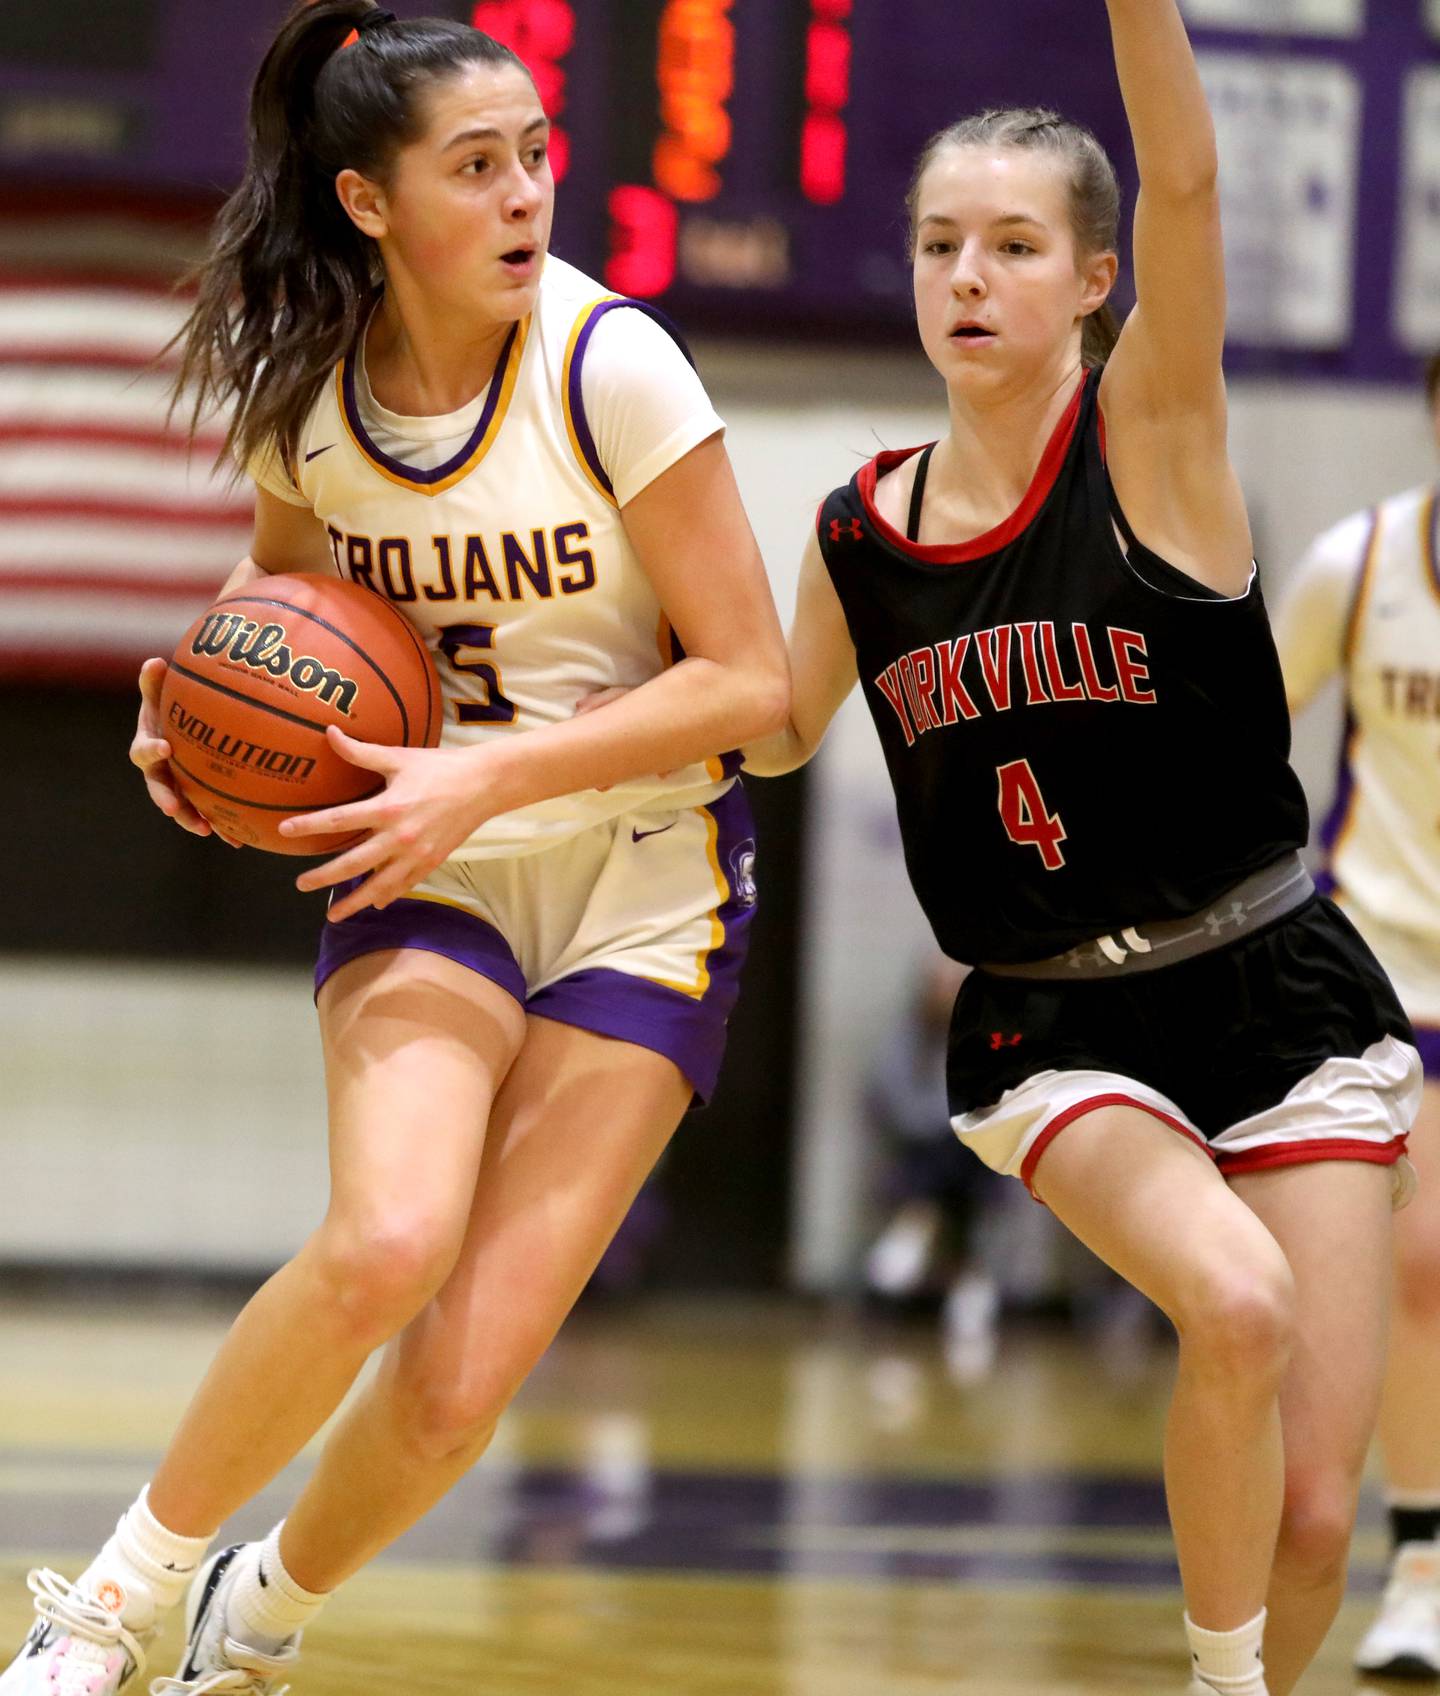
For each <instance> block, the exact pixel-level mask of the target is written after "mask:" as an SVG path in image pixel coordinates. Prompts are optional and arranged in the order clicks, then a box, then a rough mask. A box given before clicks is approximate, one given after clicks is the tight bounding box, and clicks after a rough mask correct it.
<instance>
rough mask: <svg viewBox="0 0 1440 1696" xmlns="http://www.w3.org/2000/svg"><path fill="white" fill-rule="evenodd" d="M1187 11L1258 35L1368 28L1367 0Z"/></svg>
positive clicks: (1300, 0) (1219, 0) (1231, 2)
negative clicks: (1366, 20) (1366, 24)
mask: <svg viewBox="0 0 1440 1696" xmlns="http://www.w3.org/2000/svg"><path fill="white" fill-rule="evenodd" d="M1391 3H1392V4H1393V3H1394V0H1391ZM1429 4H1430V6H1431V7H1432V8H1436V7H1440V0H1429ZM1184 11H1185V16H1186V18H1187V19H1188V20H1189V21H1190V22H1191V23H1192V24H1208V25H1210V27H1211V28H1213V29H1244V30H1253V31H1254V32H1255V33H1256V34H1257V35H1274V34H1275V33H1277V32H1279V31H1284V30H1289V31H1291V32H1293V33H1295V34H1303V35H1359V34H1360V32H1361V31H1362V30H1363V29H1364V27H1365V0H1184Z"/></svg>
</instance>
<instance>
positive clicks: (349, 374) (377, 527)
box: [292, 257, 733, 860]
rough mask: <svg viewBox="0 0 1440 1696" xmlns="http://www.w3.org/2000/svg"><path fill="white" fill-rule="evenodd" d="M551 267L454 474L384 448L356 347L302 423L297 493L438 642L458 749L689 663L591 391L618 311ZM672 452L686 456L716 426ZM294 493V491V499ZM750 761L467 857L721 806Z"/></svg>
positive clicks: (544, 811) (609, 802) (601, 798)
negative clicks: (629, 516)
mask: <svg viewBox="0 0 1440 1696" xmlns="http://www.w3.org/2000/svg"><path fill="white" fill-rule="evenodd" d="M637 304H639V303H636V302H626V301H623V300H621V299H620V298H619V297H617V296H615V295H611V294H607V292H606V291H605V290H604V288H602V287H601V285H600V284H598V283H596V282H593V281H592V280H591V279H590V278H588V277H586V276H584V275H583V274H582V273H581V272H579V271H577V270H575V269H574V268H573V267H572V266H570V265H567V264H565V263H564V262H563V261H561V260H557V259H555V258H553V257H552V258H549V259H547V261H546V264H545V270H544V274H543V276H542V279H541V284H540V290H539V298H538V301H537V304H536V308H535V311H534V312H533V313H532V314H531V315H530V316H529V317H527V318H525V319H523V320H521V321H520V322H519V323H518V324H517V325H516V326H515V328H514V330H513V331H512V333H511V335H510V337H509V340H508V341H507V342H506V344H505V347H504V351H503V352H502V353H501V355H500V360H499V363H498V365H497V367H496V371H495V375H494V378H493V379H492V381H491V384H490V387H489V390H488V394H487V398H486V401H485V404H484V406H483V409H482V410H481V413H480V417H479V420H478V422H477V424H476V426H475V429H474V431H473V433H472V434H471V436H470V439H469V441H468V442H466V443H465V444H464V445H463V446H462V448H461V449H460V451H459V452H458V453H457V454H455V455H454V456H453V457H452V458H451V459H449V460H448V461H446V462H445V463H444V464H442V465H440V466H438V467H437V468H436V469H435V470H423V469H420V468H418V467H415V466H410V465H406V464H404V463H402V462H401V461H400V460H398V459H394V458H392V457H391V456H390V455H389V454H387V453H386V452H384V451H383V450H382V449H381V448H380V447H378V446H377V445H376V443H375V442H374V440H373V439H372V438H371V436H370V434H369V433H368V432H367V430H366V428H365V425H364V422H363V421H362V418H361V414H360V409H359V407H358V405H357V402H356V359H357V355H356V354H351V355H350V356H349V357H348V358H347V359H345V360H344V361H343V362H342V363H341V364H340V365H339V366H337V367H336V370H335V374H334V377H333V379H332V380H331V381H330V382H328V383H327V384H326V386H325V388H324V389H323V390H322V392H321V394H320V396H319V398H318V400H317V401H316V403H315V405H314V407H313V408H312V409H311V412H310V416H309V417H308V419H307V420H306V422H305V425H304V428H303V430H302V431H301V436H300V440H299V443H298V451H297V454H296V465H295V468H294V469H295V483H296V486H297V487H298V489H299V491H300V493H301V494H302V495H303V496H304V497H305V499H306V501H307V502H308V503H309V504H310V506H311V507H313V509H314V511H315V515H316V517H317V518H319V519H320V520H321V522H322V523H323V524H324V525H325V527H326V529H327V530H328V531H329V534H330V542H331V547H332V549H333V552H334V555H335V563H336V568H337V570H338V571H339V573H340V574H341V576H343V577H348V578H351V579H352V580H354V581H355V582H357V583H363V584H365V585H367V586H368V587H369V588H372V589H375V590H377V591H378V592H379V593H381V594H383V595H385V596H386V597H387V598H388V599H390V600H391V601H393V602H394V603H395V605H396V606H398V607H399V608H400V610H401V611H402V612H404V613H405V615H406V616H407V617H408V618H409V619H410V620H411V621H412V623H414V624H415V625H416V626H417V628H418V629H419V630H420V631H421V633H422V634H423V636H424V638H425V641H426V644H427V646H428V647H429V649H430V651H431V654H432V657H433V658H434V660H435V663H436V666H437V667H438V669H439V673H440V680H441V687H442V689H443V692H444V697H445V707H446V724H445V730H444V734H443V737H442V745H443V746H445V747H459V746H463V745H466V744H470V743H474V742H481V741H487V740H490V739H492V738H498V737H508V736H514V735H517V734H519V733H522V732H524V731H526V730H532V729H535V728H537V727H539V726H541V725H547V724H558V723H562V722H564V721H565V720H567V719H569V718H570V717H571V716H572V715H573V713H574V711H575V707H576V704H577V703H578V702H579V701H580V700H581V699H582V698H583V697H585V696H587V695H590V694H592V693H594V692H595V691H596V690H599V689H605V688H609V687H611V686H612V685H616V684H623V685H628V686H631V687H633V686H635V685H638V684H641V683H644V682H646V681H648V680H649V679H650V678H652V677H655V676H656V675H658V674H659V673H660V672H661V671H663V670H664V669H665V668H666V667H667V666H668V665H670V664H672V663H674V661H675V659H676V658H678V657H679V655H678V650H677V649H676V648H675V646H674V642H673V638H672V636H671V633H670V628H669V625H668V623H667V621H666V619H665V616H664V613H663V611H662V609H661V606H660V603H659V601H658V600H657V599H656V596H655V592H654V589H653V588H652V587H651V584H650V580H649V578H648V576H647V575H646V573H645V570H644V568H643V567H642V566H641V564H640V561H639V559H638V558H637V557H636V554H635V552H634V549H633V548H632V547H631V545H630V542H629V540H628V538H627V536H626V534H625V528H624V525H623V524H622V522H621V519H620V511H619V507H618V505H617V504H616V500H615V496H614V494H613V492H612V486H611V483H610V479H609V477H608V475H607V473H606V471H605V468H604V467H603V466H602V465H601V463H600V459H599V455H598V453H597V451H596V447H595V442H594V438H593V436H592V434H591V429H590V425H589V422H588V421H587V419H586V416H585V407H584V402H583V399H582V392H581V365H582V361H583V359H584V356H585V350H586V347H587V345H588V343H589V340H590V336H591V333H592V332H593V330H594V327H595V325H596V324H597V323H598V322H599V321H600V320H601V318H602V317H603V316H604V315H605V314H606V313H607V312H608V311H610V310H612V309H613V308H615V307H616V306H630V307H634V306H636V305H637ZM716 428H718V420H716V419H715V418H714V415H713V413H708V412H707V413H705V414H703V415H701V416H699V417H697V419H696V420H695V421H694V425H693V428H692V431H691V435H692V436H693V439H686V440H680V439H676V440H674V441H673V442H672V443H671V444H669V446H670V447H671V448H672V451H673V459H672V460H671V463H673V462H674V460H678V459H679V458H681V457H682V456H683V454H684V453H685V452H687V451H689V449H690V448H691V447H694V446H696V445H697V444H698V443H699V442H700V441H702V440H704V439H705V438H706V437H707V436H709V435H711V434H713V433H714V430H715V429H716ZM292 498H293V497H292ZM732 769H733V763H732V762H730V761H726V762H724V763H723V764H722V762H721V761H720V760H719V759H716V760H711V761H709V762H708V763H703V764H696V765H692V766H687V767H685V768H684V769H682V770H680V771H677V772H673V773H670V774H669V775H668V776H666V777H665V778H663V779H662V778H659V777H644V778H638V779H635V780H632V781H630V782H627V783H623V784H617V785H615V786H614V787H613V788H611V789H609V790H606V791H604V792H601V791H599V790H594V789H589V790H585V791H582V792H581V793H578V794H574V795H566V796H562V797H559V798H557V799H554V800H550V801H543V802H539V803H537V804H535V805H534V806H530V807H526V808H522V809H520V810H518V811H516V812H511V813H504V814H501V815H499V816H498V817H496V818H494V819H491V820H490V821H489V822H488V823H486V824H485V825H483V826H482V827H481V828H480V830H478V831H477V832H476V833H475V835H474V836H472V837H471V838H470V840H469V841H468V842H467V843H465V844H464V845H463V846H462V847H461V848H460V849H459V850H458V851H457V853H456V854H455V855H454V856H452V857H453V858H455V859H461V860H463V859H475V858H481V857H486V856H491V855H513V854H523V853H530V852H533V851H535V850H538V849H541V848H546V847H549V846H551V845H552V844H554V843H557V842H560V841H563V840H565V839H566V838H567V837H570V836H574V835H575V834H577V833H578V832H579V831H582V830H584V829H586V828H588V827H589V826H591V825H593V824H597V823H600V822H601V821H603V820H605V819H609V818H614V817H616V816H618V815H619V814H621V813H627V812H631V811H635V810H640V809H646V810H654V809H656V808H665V807H669V806H674V807H675V808H677V809H678V808H683V807H694V806H703V805H705V804H706V803H708V802H710V801H713V800H714V799H715V798H716V797H717V796H719V795H720V794H722V793H723V792H724V791H725V790H726V789H727V788H728V787H729V786H730V783H731V782H732V781H733V776H732Z"/></svg>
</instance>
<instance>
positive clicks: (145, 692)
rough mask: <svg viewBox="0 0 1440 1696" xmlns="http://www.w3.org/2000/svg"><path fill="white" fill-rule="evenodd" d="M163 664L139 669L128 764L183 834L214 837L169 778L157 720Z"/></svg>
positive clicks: (155, 662)
mask: <svg viewBox="0 0 1440 1696" xmlns="http://www.w3.org/2000/svg"><path fill="white" fill-rule="evenodd" d="M166 669H167V667H166V664H165V661H164V660H159V659H155V660H146V661H145V663H144V665H142V666H141V667H140V716H139V719H138V720H137V722H136V725H135V735H134V738H133V740H132V741H131V743H130V761H131V764H132V765H136V766H138V767H139V768H140V773H141V775H142V776H143V777H144V779H145V787H146V789H147V790H148V791H149V794H150V799H151V800H152V801H153V802H154V803H155V805H156V806H157V807H158V808H159V809H160V811H161V812H162V813H164V814H165V816H166V818H171V819H174V821H175V822H176V824H178V825H179V826H180V828H181V829H182V830H188V831H189V832H190V833H191V834H192V835H194V836H210V835H212V834H213V830H212V827H211V825H210V821H209V820H208V819H202V818H201V817H200V815H199V813H197V812H196V811H195V809H194V808H193V807H192V806H191V805H190V803H189V802H188V801H187V800H186V799H185V797H184V796H183V795H181V794H180V792H179V790H177V789H176V787H175V785H174V783H173V782H172V781H171V777H170V744H169V743H168V742H167V741H166V740H165V735H164V726H163V724H162V723H161V720H160V691H161V690H162V689H163V688H164V686H165V672H166Z"/></svg>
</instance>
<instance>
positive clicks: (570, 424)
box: [560, 294, 695, 507]
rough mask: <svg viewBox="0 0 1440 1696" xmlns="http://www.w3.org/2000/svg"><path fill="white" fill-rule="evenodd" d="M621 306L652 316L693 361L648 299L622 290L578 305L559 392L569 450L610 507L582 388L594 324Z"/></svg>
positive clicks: (609, 487)
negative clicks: (636, 298)
mask: <svg viewBox="0 0 1440 1696" xmlns="http://www.w3.org/2000/svg"><path fill="white" fill-rule="evenodd" d="M620 307H629V308H630V309H631V310H632V311H635V312H643V313H644V314H645V316H646V317H647V318H653V319H654V321H655V322H656V323H657V324H658V325H659V326H660V328H661V329H662V330H664V331H665V332H666V334H667V335H668V336H670V337H671V339H672V340H673V341H674V343H675V345H676V346H677V347H678V348H679V349H680V351H681V353H683V354H684V355H685V358H686V360H687V361H688V362H689V363H690V365H691V366H693V365H694V364H695V361H694V359H693V358H691V355H690V349H689V348H688V347H686V345H685V338H684V337H683V336H682V335H681V334H680V331H679V330H678V329H677V328H676V326H675V325H674V324H673V323H672V322H671V321H670V319H669V318H667V317H666V316H665V314H664V313H663V312H661V311H660V310H659V308H658V307H654V306H651V305H650V304H649V302H648V301H644V300H632V299H631V298H630V297H629V296H628V295H623V294H611V295H606V296H604V298H603V299H601V300H592V301H590V302H589V303H588V304H587V305H585V306H583V307H581V309H580V313H579V316H578V317H577V318H576V320H575V323H574V325H573V326H572V328H571V331H570V340H569V341H568V343H567V344H566V347H565V366H564V370H563V371H562V373H561V378H560V394H561V400H562V402H563V405H564V409H565V434H566V436H567V437H568V438H569V440H570V451H571V453H573V454H574V456H575V460H576V463H577V464H578V465H579V467H580V469H581V470H582V471H583V472H584V473H585V475H586V477H587V478H588V479H589V481H590V483H591V485H592V487H593V488H594V489H595V490H596V492H597V493H598V494H600V495H602V496H603V497H604V499H605V500H607V501H608V502H609V503H610V505H611V506H613V507H618V506H619V504H620V503H619V501H618V500H617V499H616V498H615V485H614V484H613V483H612V482H611V481H610V474H609V472H607V471H606V469H605V467H604V465H603V464H602V463H601V459H600V450H599V448H598V447H597V446H596V444H595V435H594V432H593V431H592V430H591V428H590V421H589V419H588V418H587V417H586V416H585V392H584V385H583V382H582V377H583V372H584V365H585V354H586V351H587V350H588V348H589V346H590V338H591V337H592V336H593V335H594V334H595V326H596V325H597V324H598V323H599V322H600V320H601V319H602V318H603V317H604V316H605V314H606V313H607V312H614V311H616V310H617V309H618V308H620Z"/></svg>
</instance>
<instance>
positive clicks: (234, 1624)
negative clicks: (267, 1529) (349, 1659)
mask: <svg viewBox="0 0 1440 1696" xmlns="http://www.w3.org/2000/svg"><path fill="white" fill-rule="evenodd" d="M284 1524H285V1521H284V1520H283V1519H282V1520H281V1521H280V1524H279V1525H277V1526H276V1527H275V1529H274V1530H273V1531H272V1532H271V1533H270V1535H269V1536H268V1537H267V1538H266V1539H265V1541H264V1542H263V1543H252V1544H250V1545H249V1547H248V1548H245V1549H242V1550H241V1552H240V1553H239V1554H238V1555H236V1557H235V1562H236V1568H235V1588H234V1589H233V1590H232V1591H231V1592H230V1596H229V1599H228V1600H227V1602H226V1604H225V1629H226V1631H228V1632H229V1634H230V1636H232V1637H234V1638H236V1639H238V1640H239V1641H240V1642H241V1643H245V1644H248V1645H249V1646H250V1648H252V1649H258V1650H259V1651H260V1653H261V1654H262V1655H274V1654H277V1653H278V1652H279V1651H280V1650H281V1649H283V1648H284V1647H285V1646H286V1644H287V1643H289V1641H290V1639H291V1638H292V1637H296V1636H298V1635H299V1633H300V1632H301V1630H302V1629H303V1628H304V1627H305V1626H307V1625H309V1623H310V1621H311V1620H312V1619H314V1617H315V1616H316V1614H318V1613H319V1612H320V1610H321V1608H323V1607H324V1606H325V1604H326V1602H328V1601H329V1600H330V1597H329V1593H328V1592H324V1593H318V1592H316V1591H314V1590H306V1589H304V1588H302V1586H300V1585H299V1584H297V1583H296V1582H295V1580H294V1579H293V1578H292V1577H291V1576H290V1574H289V1573H288V1572H287V1571H286V1570H285V1563H284V1561H282V1560H281V1559H280V1531H281V1527H282V1526H283V1525H284Z"/></svg>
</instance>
